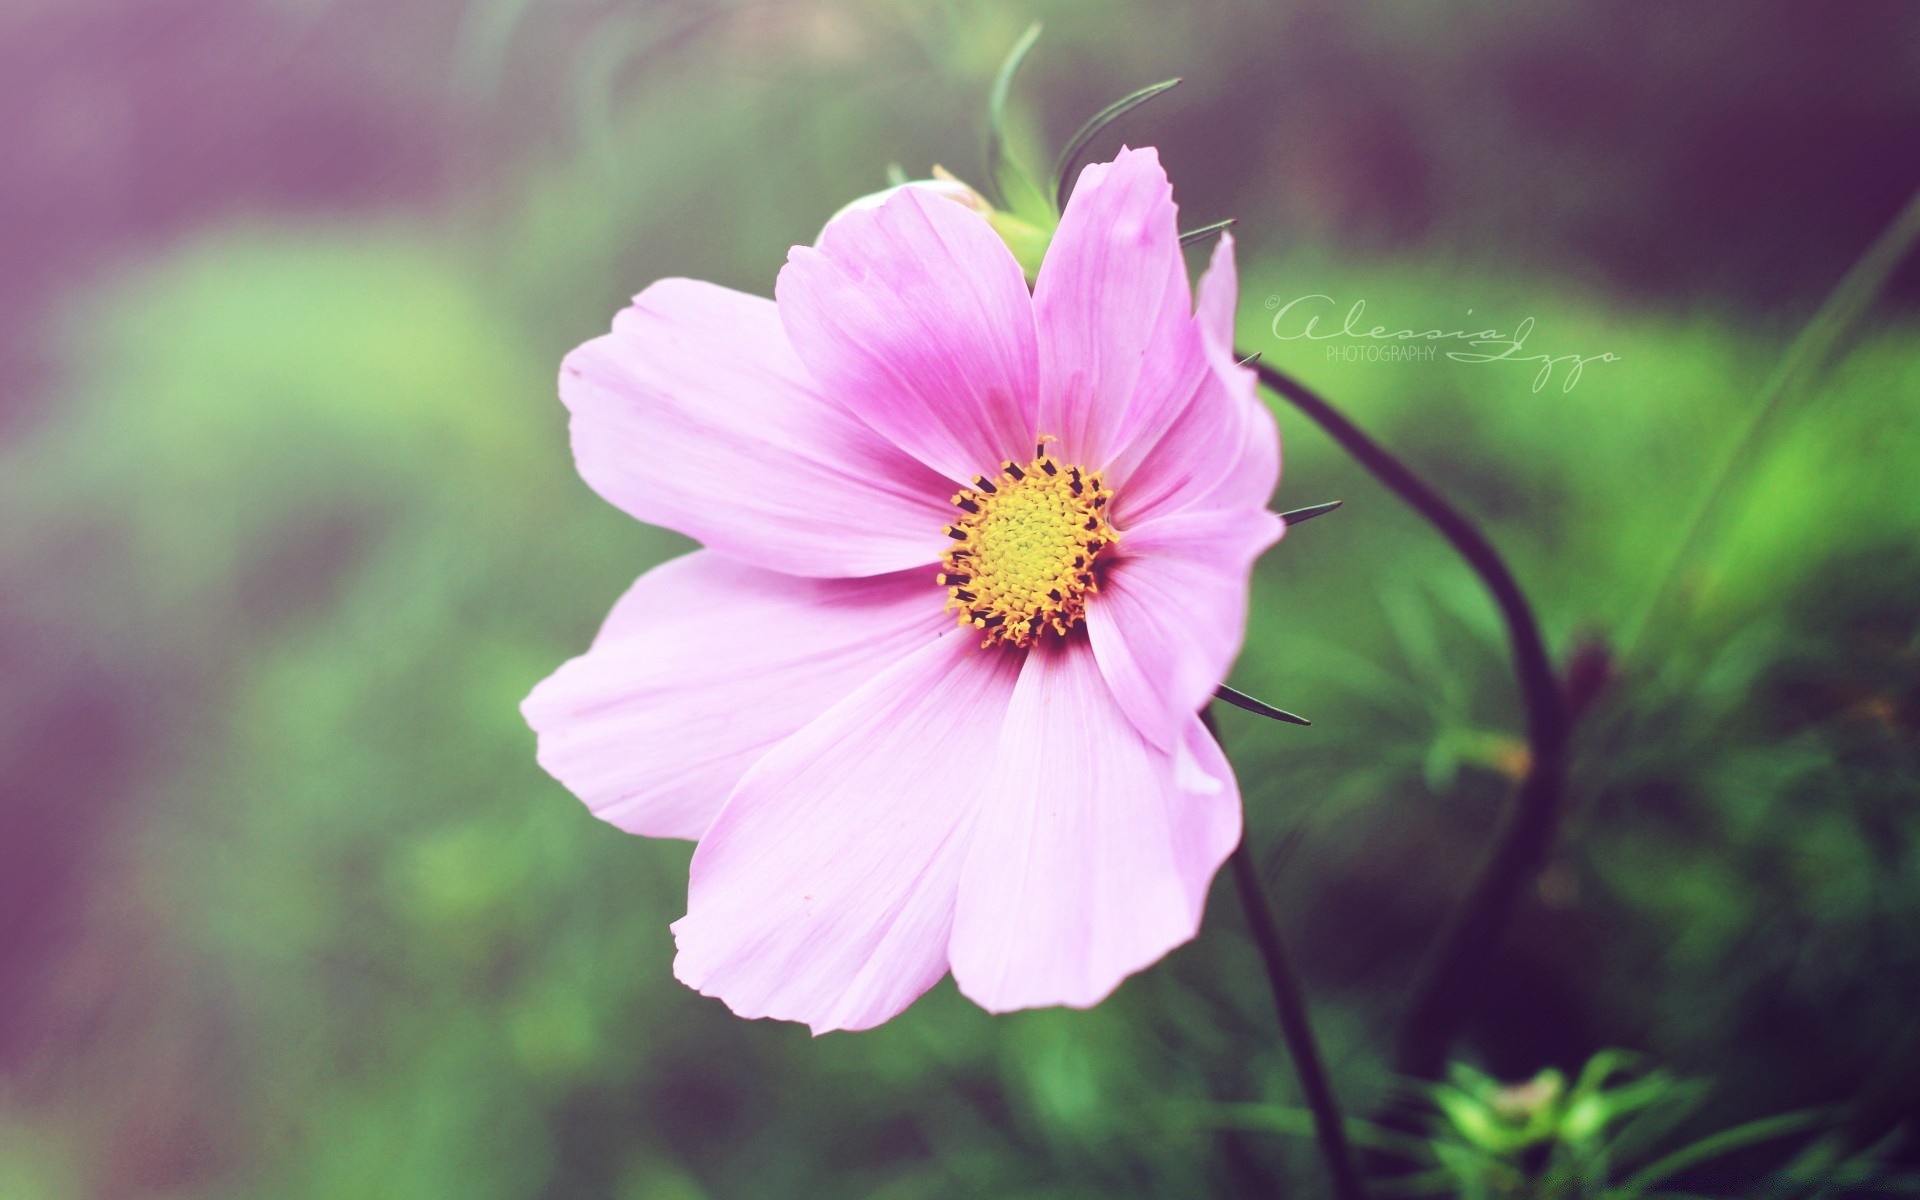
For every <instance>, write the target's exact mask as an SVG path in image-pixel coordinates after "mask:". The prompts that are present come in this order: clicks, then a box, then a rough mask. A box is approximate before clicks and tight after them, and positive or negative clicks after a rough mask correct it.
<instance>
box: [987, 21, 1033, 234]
mask: <svg viewBox="0 0 1920 1200" xmlns="http://www.w3.org/2000/svg"><path fill="white" fill-rule="evenodd" d="M1040 28H1041V26H1040V22H1038V21H1035V22H1034V23H1033V24H1031V25H1029V26H1027V31H1026V32H1025V33H1023V34H1021V35H1020V40H1019V41H1017V42H1015V43H1014V44H1013V49H1011V50H1009V51H1007V57H1006V59H1005V60H1004V61H1003V62H1001V64H1000V72H999V74H997V75H995V76H994V77H993V89H992V90H991V91H989V92H988V93H987V180H988V183H989V184H990V185H991V186H992V187H993V189H994V191H995V193H996V195H997V197H998V199H999V201H1000V207H1001V208H1007V209H1011V208H1012V207H1013V205H1012V203H1011V198H1010V197H1009V196H1008V195H1007V184H1006V181H1007V178H1008V177H1013V178H1016V179H1018V180H1019V181H1020V182H1021V183H1024V184H1025V185H1026V186H1027V187H1028V188H1030V189H1032V190H1034V191H1038V190H1039V185H1037V184H1035V183H1034V182H1033V180H1032V179H1031V178H1030V177H1029V176H1028V175H1027V173H1026V172H1025V171H1024V170H1022V169H1021V168H1020V165H1019V164H1018V163H1016V162H1014V161H1013V158H1012V157H1011V156H1010V155H1009V154H1008V153H1007V96H1008V94H1009V93H1010V92H1012V90H1013V77H1014V75H1015V74H1016V73H1018V72H1019V70H1020V64H1021V63H1023V62H1025V61H1026V58H1027V54H1028V53H1029V52H1030V51H1031V50H1032V49H1033V45H1034V43H1035V42H1037V41H1039V40H1040Z"/></svg>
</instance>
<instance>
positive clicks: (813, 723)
mask: <svg viewBox="0 0 1920 1200" xmlns="http://www.w3.org/2000/svg"><path fill="white" fill-rule="evenodd" d="M1235 291H1236V284H1235V279H1234V267H1233V246H1232V242H1231V241H1230V240H1229V239H1226V238H1222V239H1221V242H1220V245H1219V247H1218V249H1217V250H1216V251H1215V253H1214V255H1213V262H1212V265H1211V267H1210V268H1209V270H1208V271H1207V273H1206V275H1205V277H1204V278H1203V279H1202V280H1201V282H1200V289H1199V301H1198V306H1197V309H1198V310H1197V312H1196V311H1194V305H1193V302H1192V298H1191V292H1190V290H1189V285H1188V282H1187V273H1186V266H1185V264H1184V262H1183V261H1182V259H1181V254H1180V248H1179V244H1178V238H1177V233H1176V226H1175V223H1174V204H1173V199H1172V189H1171V188H1170V186H1169V185H1168V183H1167V178H1166V175H1165V173H1164V172H1163V171H1162V170H1161V167H1160V162H1159V157H1158V155H1157V154H1156V153H1155V152H1154V151H1153V150H1151V149H1145V150H1133V151H1127V150H1123V151H1121V153H1120V155H1119V157H1118V158H1116V159H1115V160H1114V161H1113V162H1112V163H1103V164H1096V165H1093V166H1090V167H1088V168H1087V169H1086V171H1085V173H1084V174H1083V175H1082V176H1081V178H1080V182H1079V185H1078V188H1077V190H1076V191H1075V192H1074V193H1073V198H1072V202H1071V203H1070V204H1069V205H1068V206H1067V210H1066V212H1065V214H1064V215H1063V217H1062V219H1061V223H1060V228H1059V231H1058V233H1057V234H1056V235H1055V237H1054V240H1053V243H1052V247H1051V249H1050V250H1049V251H1048V253H1047V256H1046V259H1045V261H1044V263H1043V264H1042V267H1041V270H1040V273H1039V278H1038V280H1037V282H1036V283H1035V285H1034V288H1033V291H1032V293H1031V294H1029V293H1028V290H1027V287H1026V284H1025V282H1024V280H1023V278H1022V275H1021V271H1020V267H1019V266H1018V265H1017V264H1016V263H1015V262H1014V259H1013V256H1012V255H1011V254H1010V253H1009V252H1008V250H1007V249H1006V247H1005V245H1004V244H1003V243H1002V242H1001V241H1000V240H999V239H998V238H997V237H996V236H995V235H994V233H993V231H992V229H991V228H989V226H988V224H987V222H986V221H985V220H984V219H982V218H981V217H980V216H979V215H978V214H976V213H974V212H971V211H969V210H968V209H967V208H965V207H963V206H961V205H958V204H954V203H952V202H950V201H948V200H945V199H942V198H940V197H938V196H934V195H931V194H929V193H927V192H925V191H924V190H923V189H918V188H903V189H901V190H899V191H898V192H896V193H895V194H894V195H893V196H891V197H890V198H888V199H887V201H886V202H885V203H884V204H882V205H880V206H879V207H875V208H870V209H865V210H859V211H854V212H850V213H847V214H845V215H844V216H842V217H841V218H840V219H838V220H836V221H834V222H833V223H832V224H830V225H829V226H828V228H827V229H826V230H825V231H824V232H823V233H822V235H821V238H820V242H819V245H818V246H816V247H807V246H800V247H795V248H794V250H793V252H792V253H791V254H790V255H789V257H788V260H787V265H786V267H785V269H783V270H782V271H781V272H780V279H779V284H778V287H777V288H776V293H775V294H776V296H777V297H778V299H777V301H768V300H764V299H761V298H758V297H755V296H748V295H742V294H741V293H738V292H733V291H728V290H727V289H725V288H721V287H716V286H714V285H712V284H707V283H698V282H694V281H691V280H685V279H667V280H662V281H661V282H659V283H656V284H654V285H653V286H652V287H649V288H648V289H647V290H646V291H645V292H643V293H641V294H640V296H639V297H638V298H637V299H636V300H635V301H634V303H633V306H632V307H631V308H629V309H627V310H626V311H625V312H623V313H621V314H620V315H619V316H618V317H616V318H615V319H614V323H613V332H612V333H610V334H608V335H607V336H605V337H600V338H596V339H594V340H593V341H590V342H588V343H587V344H585V345H584V346H581V347H580V348H579V349H578V350H575V351H574V352H573V353H572V354H571V355H569V356H568V358H567V360H566V363H565V365H564V367H563V368H562V371H561V376H560V394H561V397H562V398H563V399H564V400H565V401H566V404H567V407H568V408H569V409H570V410H571V412H572V415H573V426H572V428H573V447H574V454H575V456H576V458H577V460H578V463H579V467H580V473H581V475H582V476H584V477H585V478H586V480H587V482H588V483H589V484H591V485H592V486H593V488H594V489H595V490H596V491H598V492H599V493H600V494H601V495H602V496H604V497H605V498H606V499H607V500H609V501H611V502H612V503H614V504H616V505H618V506H619V507H620V508H622V509H624V510H625V511H626V512H628V513H630V514H631V515H633V516H634V517H637V518H639V519H640V520H643V521H649V522H652V523H655V524H658V525H664V526H667V527H669V528H672V529H677V530H679V531H680V532H682V533H685V534H687V535H688V536H690V537H693V538H695V539H697V540H698V541H700V542H701V543H703V544H704V546H705V548H704V549H702V550H698V551H695V552H694V553H692V554H689V555H687V556H685V557H683V558H679V559H676V560H674V561H672V562H669V563H667V564H665V565H664V566H661V567H658V568H656V569H655V570H652V571H649V572H648V573H647V574H645V575H643V576H642V577H641V578H640V580H639V581H638V582H637V583H635V584H634V585H633V587H632V589H630V590H629V591H628V592H627V594H626V595H625V596H623V597H622V598H621V599H620V601H619V603H618V604H616V605H615V606H614V609H613V612H612V613H611V614H610V615H609V616H608V617H607V621H606V625H605V626H604V628H602V630H601V631H600V635H599V636H598V638H596V639H595V641H594V643H593V646H592V648H591V649H590V650H589V651H588V652H587V653H586V654H584V655H582V656H581V657H579V658H576V659H574V660H573V661H571V662H569V663H567V664H566V665H564V666H562V667H561V668H560V669H559V670H558V671H557V672H555V673H554V674H553V676H552V677H550V678H548V679H547V680H546V681H544V682H543V683H541V684H540V685H539V686H538V687H536V688H535V689H534V690H533V693H532V695H530V696H528V697H527V700H526V703H525V705H524V706H523V708H524V712H525V714H526V718H527V721H528V722H529V723H530V724H531V725H532V726H533V728H534V729H535V730H536V731H537V732H538V734H539V744H540V750H539V757H540V763H541V765H542V766H544V767H545V768H546V769H547V770H548V771H550V772H552V774H553V775H554V776H555V777H557V778H558V779H560V780H561V781H562V782H563V783H565V784H566V785H567V786H568V787H569V788H571V789H572V790H573V791H574V792H575V793H576V794H578V795H579V796H580V797H581V798H582V799H583V800H585V801H586V803H587V805H588V806H589V807H590V808H591V809H592V810H593V811H594V812H595V813H596V814H598V815H599V816H600V817H602V818H603V819H605V820H607V821H610V822H612V823H613V824H615V825H617V826H619V827H620V828H621V829H625V830H628V831H629V832H632V833H638V834H645V835H648V836H652V837H680V838H695V839H698V841H699V848H698V849H697V850H696V851H695V853H694V856H693V867H692V879H691V883H690V886H689V889H688V893H689V894H688V901H687V915H686V916H684V917H682V918H681V919H680V920H679V921H677V922H675V923H674V926H673V931H674V935H675V939H676V942H677V945H678V948H679V953H678V956H677V958H676V959H675V961H674V973H675V974H676V975H677V976H678V977H679V978H680V979H681V980H682V981H684V982H685V983H687V984H689V985H690V986H692V987H695V988H697V989H699V990H700V991H701V992H703V993H705V994H707V995H710V996H718V997H719V998H721V999H722V1000H724V1001H726V1003H727V1004H728V1006H729V1007H731V1008H732V1009H733V1011H734V1012H736V1013H739V1014H740V1015H741V1016H747V1017H763V1016H767V1017H778V1018H781V1019H784V1020H792V1021H804V1022H806V1023H807V1024H808V1025H810V1026H811V1027H812V1028H813V1030H814V1032H816V1033H820V1032H824V1031H826V1030H829V1029H865V1028H868V1027H871V1026H873V1025H877V1024H879V1023H880V1022H882V1021H885V1020H887V1019H888V1018H889V1017H892V1016H893V1015H895V1014H896V1013H898V1012H900V1011H901V1010H902V1009H904V1008H906V1006H907V1005H909V1004H911V1003H912V1002H913V1001H914V999H915V998H916V997H918V996H919V995H920V994H921V993H923V992H925V991H926V990H927V989H928V988H929V987H931V986H932V985H933V984H934V983H936V982H937V981H938V980H939V979H940V978H941V976H943V975H945V974H946V973H947V972H948V971H949V970H951V971H952V972H953V975H954V978H955V980H956V981H957V983H958V984H959V987H960V990H961V991H962V992H964V993H965V994H966V995H967V996H969V997H971V998H972V999H973V1000H974V1001H976V1002H977V1003H979V1004H980V1005H982V1006H983V1007H985V1008H987V1009H989V1010H991V1011H994V1012H1003V1011H1007V1010H1010V1009H1017V1008H1027V1007H1032V1006H1038V1005H1054V1004H1066V1005H1073V1006H1087V1005H1092V1004H1095V1003H1097V1002H1098V1001H1100V1000H1101V999H1103V998H1104V997H1105V996H1106V995H1107V994H1108V993H1110V992H1111V991H1112V990H1113V989H1114V988H1115V987H1116V986H1117V985H1118V984H1119V982H1120V981H1121V980H1122V979H1124V978H1125V977H1126V976H1128V975H1130V974H1132V973H1133V972H1135V971H1138V970H1140V969H1142V968H1143V967H1146V966H1148V965H1150V964H1151V963H1153V962H1155V961H1156V960H1157V959H1159V958H1160V956H1161V955H1163V954H1165V953H1166V952H1167V951H1168V950H1170V949H1172V948H1173V947H1175V946H1178V945H1180V944H1181V943H1183V942H1185V941H1187V940H1188V939H1189V938H1191V937H1192V936H1193V935H1194V933H1195V932H1196V931H1197V930H1198V928H1199V924H1200V917H1201V910H1202V907H1203V905H1204V903H1205V899H1206V894H1207V887H1208V884H1209V882H1210V881H1211V880H1212V878H1213V874H1214V872H1215V870H1217V869H1218V868H1219V866H1220V864H1221V863H1222V862H1223V861H1224V860H1225V858H1226V856H1227V855H1228V854H1229V853H1230V852H1231V851H1232V849H1233V847H1234V845H1235V844H1236V843H1237V842H1238V841H1239V838H1240V799H1239V793H1238V790H1237V788H1236V787H1235V784H1234V779H1233V773H1232V771H1231V769H1230V768H1229V767H1228V765H1227V762H1226V759H1225V758H1224V757H1223V756H1222V755H1221V753H1220V750H1219V748H1218V747H1217V746H1216V745H1215V744H1214V742H1213V739H1212V738H1211V737H1209V736H1208V734H1207V732H1206V730H1205V728H1203V727H1202V725H1201V723H1200V721H1199V719H1198V717H1197V716H1196V713H1197V711H1198V710H1199V709H1200V708H1201V707H1202V706H1203V705H1204V704H1205V703H1206V702H1207V699H1208V698H1209V696H1210V695H1211V694H1212V692H1213V690H1214V688H1215V687H1216V686H1217V685H1218V684H1219V683H1220V682H1221V680H1222V679H1223V678H1224V677H1225V676H1226V673H1227V670H1228V667H1229V666H1230V665H1231V664H1232V662H1233V658H1234V656H1235V655H1236V654H1237V653H1238V651H1239V648H1240V643H1241V639H1242V636H1243V631H1244V627H1245V623H1246V605H1247V589H1248V577H1249V574H1250V572H1251V570H1252V564H1253V561H1254V559H1255V558H1256V557H1258V556H1259V554H1260V553H1261V552H1262V551H1263V550H1265V549H1266V548H1267V547H1268V546H1270V545H1271V544H1272V543H1273V542H1274V540H1275V539H1277V538H1278V537H1279V536H1280V533H1281V524H1280V522H1279V520H1278V519H1277V518H1276V517H1275V516H1274V515H1273V514H1271V513H1270V512H1268V511H1267V509H1266V503H1267V500H1268V498H1269V497H1270V496H1271V494H1272V492H1273V488H1274V485H1275V483H1276V481H1277V479H1278V475H1279V440H1278V435H1277V433H1276V431H1275V428H1274V423H1273V418H1272V416H1271V415H1270V414H1269V413H1268V412H1267V410H1266V408H1265V407H1264V406H1263V405H1262V404H1261V403H1260V401H1259V400H1258V399H1257V398H1256V396H1255V394H1254V382H1253V378H1252V374H1251V372H1249V371H1248V370H1246V369H1244V368H1242V367H1239V366H1237V365H1236V364H1235V362H1234V360H1233V355H1232V349H1231V346H1232V334H1233V308H1234V298H1235Z"/></svg>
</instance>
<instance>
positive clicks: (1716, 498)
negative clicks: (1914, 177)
mask: <svg viewBox="0 0 1920 1200" xmlns="http://www.w3.org/2000/svg"><path fill="white" fill-rule="evenodd" d="M1915 245H1920V191H1916V192H1915V193H1914V194H1913V196H1912V198H1911V199H1909V200H1908V201H1907V203H1906V205H1905V206H1904V207H1903V208H1901V210H1900V211H1899V213H1898V214H1896V215H1895V216H1894V218H1893V220H1892V222H1891V223H1889V224H1888V225H1887V227H1886V228H1885V229H1884V230H1882V231H1881V233H1880V236H1879V237H1877V238H1875V239H1874V240H1873V244H1872V245H1870V246H1868V247H1867V249H1866V250H1865V252H1863V253H1862V254H1861V255H1860V257H1859V258H1858V259H1856V260H1855V261H1854V264H1853V266H1851V267H1849V268H1848V269H1847V273H1846V274H1845V275H1844V276H1842V277H1841V279H1840V282H1839V283H1838V284H1836V285H1835V286H1834V289H1833V291H1832V293H1830V294H1829V295H1828V296H1827V298H1826V300H1825V301H1824V302H1822V304H1821V305H1820V308H1819V310H1818V311H1817V312H1815V313H1814V314H1813V318H1812V320H1810V321H1808V322H1807V323H1806V325H1805V327H1803V328H1802V329H1801V330H1800V333H1799V334H1798V336H1796V337H1795V338H1794V339H1793V341H1792V343H1791V344H1789V345H1788V346H1787V352H1786V353H1785V354H1784V355H1782V356H1781V358H1780V361H1779V363H1777V364H1776V365H1775V366H1774V368H1773V373H1772V374H1770V375H1768V376H1767V379H1766V382H1764V383H1762V384H1761V385H1760V393H1759V395H1758V396H1756V397H1755V398H1754V404H1753V408H1752V410H1751V411H1750V412H1749V414H1748V416H1747V420H1746V423H1745V424H1744V425H1743V426H1742V427H1741V430H1740V433H1739V435H1738V436H1737V437H1735V438H1734V440H1733V445H1732V448H1731V449H1729V450H1728V451H1727V452H1726V455H1725V456H1724V457H1723V458H1722V459H1721V460H1720V461H1719V463H1718V464H1717V465H1716V466H1715V467H1714V468H1713V471H1712V474H1710V475H1709V476H1708V477H1707V485H1706V488H1705V489H1704V490H1703V491H1702V492H1701V494H1700V499H1699V501H1698V502H1697V503H1696V504H1695V506H1694V509H1693V512H1692V513H1691V514H1690V515H1689V516H1688V518H1687V520H1686V522H1685V523H1684V524H1683V525H1681V526H1680V529H1681V534H1680V537H1679V539H1678V540H1677V541H1676V542H1675V544H1674V548H1673V551H1672V553H1671V554H1670V555H1669V557H1668V559H1667V561H1666V564H1665V566H1664V567H1663V568H1662V569H1661V570H1659V571H1658V572H1656V573H1655V574H1653V575H1652V576H1651V578H1652V579H1653V580H1654V586H1653V588H1652V590H1651V591H1649V592H1648V593H1647V594H1646V599H1644V600H1643V601H1642V602H1641V604H1640V606H1639V607H1638V608H1637V609H1636V610H1635V611H1634V613H1633V615H1632V616H1631V617H1630V618H1629V619H1628V621H1627V623H1626V626H1625V629H1624V631H1623V633H1622V635H1621V637H1620V639H1619V643H1620V646H1621V647H1622V649H1623V650H1624V649H1626V648H1628V647H1631V646H1632V645H1633V644H1634V643H1635V642H1637V641H1638V640H1639V638H1640V635H1641V634H1642V633H1644V632H1645V631H1646V627H1647V623H1648V622H1649V621H1650V620H1651V619H1652V618H1653V615H1654V613H1655V612H1657V611H1658V610H1659V609H1660V608H1662V607H1663V606H1664V605H1666V604H1667V603H1668V602H1670V601H1671V600H1672V599H1673V597H1674V594H1675V592H1676V591H1677V589H1678V588H1679V582H1680V579H1681V577H1682V576H1683V575H1684V574H1685V572H1686V567H1687V564H1688V562H1689V561H1691V559H1692V558H1693V555H1694V552H1695V550H1696V549H1697V548H1698V547H1699V544H1700V540H1701V538H1702V537H1703V536H1705V533H1706V531H1707V527H1708V525H1709V523H1710V521H1711V519H1712V518H1713V517H1714V515H1715V514H1716V512H1717V511H1718V509H1719V506H1720V504H1721V502H1722V501H1723V500H1724V499H1725V498H1726V496H1727V495H1728V494H1729V492H1730V490H1731V489H1730V486H1729V485H1730V484H1731V483H1732V482H1733V480H1734V478H1735V477H1736V476H1738V475H1739V474H1740V472H1741V471H1742V470H1743V469H1744V468H1746V467H1747V466H1748V465H1750V464H1751V463H1752V462H1753V460H1754V458H1755V457H1756V456H1757V453H1758V451H1759V448H1760V446H1761V444H1762V443H1763V442H1764V441H1765V440H1766V438H1765V435H1766V433H1767V431H1768V430H1769V429H1770V428H1772V427H1773V425H1774V424H1775V423H1776V420H1777V418H1778V416H1779V414H1780V413H1781V412H1782V411H1784V410H1786V409H1787V408H1789V407H1790V406H1791V404H1792V402H1793V401H1794V400H1796V399H1798V398H1799V397H1800V396H1801V395H1802V394H1804V393H1806V392H1807V391H1809V390H1811V388H1810V385H1811V384H1812V383H1813V381H1814V380H1815V379H1817V378H1819V376H1820V375H1821V374H1822V373H1824V372H1825V371H1826V369H1827V366H1828V364H1829V363H1830V362H1832V360H1833V358H1834V356H1835V352H1836V351H1837V350H1838V349H1839V346H1840V343H1841V341H1842V339H1843V338H1844V337H1845V336H1846V335H1847V333H1848V332H1850V331H1851V330H1852V329H1853V328H1854V327H1855V326H1856V325H1858V324H1859V323H1860V320H1861V318H1863V317H1865V316H1866V315H1867V313H1868V312H1869V311H1871V310H1872V308H1873V303H1874V301H1875V300H1878V299H1879V298H1880V293H1881V292H1882V291H1883V290H1885V288H1886V286H1887V284H1888V283H1889V282H1890V281H1891V280H1892V279H1893V273H1894V271H1896V270H1897V269H1898V268H1899V266H1900V264H1901V263H1903V262H1905V261H1906V259H1907V255H1908V254H1909V253H1911V252H1912V250H1913V248H1914V246H1915Z"/></svg>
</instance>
